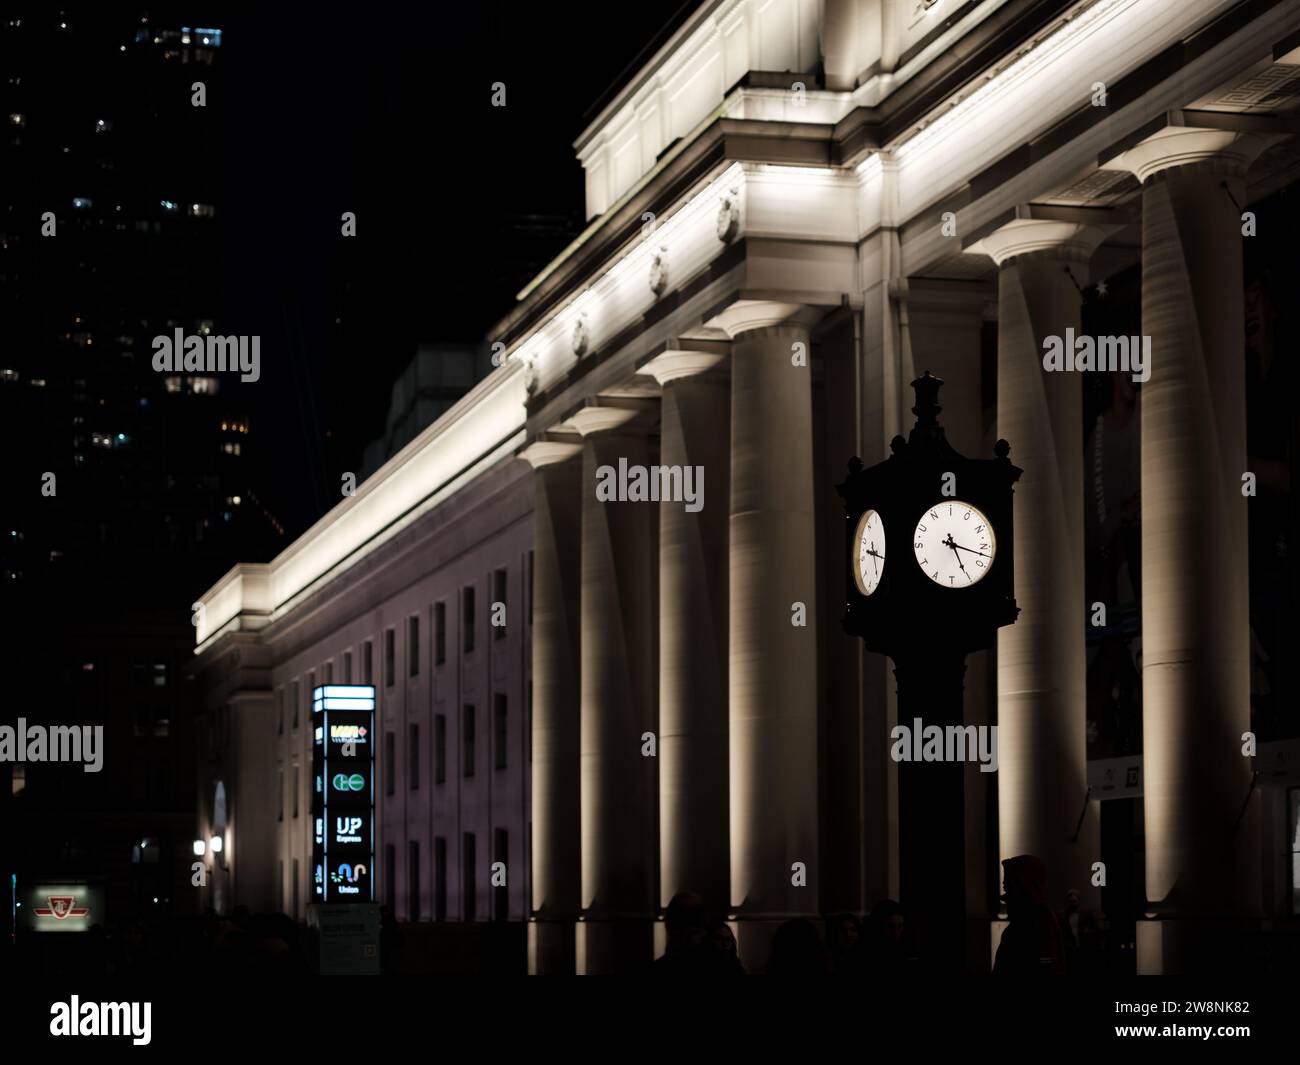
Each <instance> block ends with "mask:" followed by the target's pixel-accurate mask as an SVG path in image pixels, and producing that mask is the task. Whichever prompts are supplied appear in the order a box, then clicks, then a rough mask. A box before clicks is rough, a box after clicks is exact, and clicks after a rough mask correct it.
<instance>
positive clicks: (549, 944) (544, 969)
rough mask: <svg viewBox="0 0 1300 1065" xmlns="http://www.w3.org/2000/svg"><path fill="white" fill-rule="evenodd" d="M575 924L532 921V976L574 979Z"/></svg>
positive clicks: (529, 939)
mask: <svg viewBox="0 0 1300 1065" xmlns="http://www.w3.org/2000/svg"><path fill="white" fill-rule="evenodd" d="M573 929H574V922H573V921H537V920H533V921H529V922H528V975H529V976H572V975H573V974H574V973H575V972H576V971H577V969H576V965H575V959H574V932H573Z"/></svg>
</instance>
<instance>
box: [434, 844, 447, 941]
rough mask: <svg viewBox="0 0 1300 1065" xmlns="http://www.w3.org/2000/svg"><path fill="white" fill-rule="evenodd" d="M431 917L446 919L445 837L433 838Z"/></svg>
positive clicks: (438, 919) (436, 919)
mask: <svg viewBox="0 0 1300 1065" xmlns="http://www.w3.org/2000/svg"><path fill="white" fill-rule="evenodd" d="M433 919H434V920H435V921H445V920H446V919H447V837H446V836H435V837H434V840H433Z"/></svg>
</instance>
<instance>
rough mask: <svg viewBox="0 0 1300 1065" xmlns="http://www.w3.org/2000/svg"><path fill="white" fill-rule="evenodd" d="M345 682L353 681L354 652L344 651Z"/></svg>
mask: <svg viewBox="0 0 1300 1065" xmlns="http://www.w3.org/2000/svg"><path fill="white" fill-rule="evenodd" d="M343 683H344V684H351V683H352V652H351V651H344V652H343Z"/></svg>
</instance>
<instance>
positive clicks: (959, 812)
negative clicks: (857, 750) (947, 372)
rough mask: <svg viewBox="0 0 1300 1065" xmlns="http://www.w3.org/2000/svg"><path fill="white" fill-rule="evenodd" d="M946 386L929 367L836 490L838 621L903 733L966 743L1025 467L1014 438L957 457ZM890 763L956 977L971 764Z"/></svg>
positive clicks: (910, 882)
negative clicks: (971, 670)
mask: <svg viewBox="0 0 1300 1065" xmlns="http://www.w3.org/2000/svg"><path fill="white" fill-rule="evenodd" d="M942 384H943V382H942V381H940V380H939V379H938V378H937V377H934V376H933V375H931V374H930V373H929V372H928V371H927V372H926V373H924V374H923V375H922V376H921V377H920V378H918V379H917V380H915V381H913V382H912V387H913V388H915V389H916V406H915V407H913V408H912V413H914V414H915V415H916V425H915V426H913V428H912V432H911V434H910V435H909V436H908V438H907V439H906V440H904V439H903V438H902V437H901V436H896V437H894V439H893V441H892V443H891V444H890V450H891V451H892V452H893V453H892V454H891V455H890V457H889V458H887V459H885V461H884V462H879V463H877V464H876V465H874V466H872V467H871V468H870V469H864V468H863V465H862V460H861V459H857V458H855V459H851V460H850V461H849V475H848V477H846V478H845V480H844V483H843V484H841V485H837V486H836V490H837V491H838V492H839V493H840V497H841V498H842V499H843V500H844V520H845V526H846V528H845V532H846V534H847V535H846V540H847V543H846V544H845V562H847V564H848V565H847V566H846V571H845V596H846V604H845V611H844V619H843V624H844V629H845V631H846V632H848V633H849V634H850V635H853V636H858V637H860V638H861V639H862V642H863V645H864V646H865V647H866V648H867V650H870V651H876V652H879V653H881V654H885V655H888V656H889V657H890V658H891V659H893V663H894V677H895V678H896V680H897V683H898V703H897V715H896V720H897V722H898V724H899V725H900V726H904V727H905V728H907V729H910V730H912V731H913V732H915V731H916V730H934V729H936V728H937V729H938V730H939V731H940V733H941V734H944V735H952V736H954V737H956V736H959V735H960V736H962V737H965V736H966V735H967V729H968V728H970V727H971V726H972V725H974V724H975V723H973V722H972V723H969V724H968V723H967V722H966V720H965V712H964V710H965V706H964V699H965V679H964V678H965V674H966V656H967V655H968V654H970V653H971V652H972V651H978V650H982V649H983V648H986V647H991V646H992V645H993V643H994V641H995V640H996V638H997V631H998V629H999V628H1000V627H1001V626H1003V625H1010V624H1012V623H1013V622H1014V621H1015V620H1016V614H1017V613H1018V609H1017V607H1016V600H1015V594H1014V593H1015V584H1014V580H1013V574H1012V563H1013V560H1014V554H1013V550H1012V548H1013V533H1012V529H1011V497H1012V492H1013V487H1012V486H1013V485H1014V484H1015V483H1016V481H1017V480H1018V479H1019V477H1020V472H1021V471H1020V470H1019V469H1017V468H1016V467H1015V466H1013V465H1011V461H1010V460H1009V459H1008V458H1007V455H1008V453H1009V452H1010V450H1011V449H1010V447H1009V446H1008V444H1007V442H1006V441H1005V440H999V441H998V442H997V444H996V445H995V446H994V448H993V455H994V457H993V458H988V459H968V458H966V457H964V456H963V455H960V454H958V453H957V451H956V450H954V448H953V447H952V445H951V444H949V443H948V440H947V438H946V437H945V435H944V431H943V427H942V426H941V425H940V424H939V412H940V410H941V409H942V408H941V407H940V406H939V402H938V397H939V386H940V385H942ZM977 727H988V726H985V725H981V726H977ZM895 731H897V727H896V728H895V729H893V730H891V736H892V733H893V732H895ZM974 731H975V729H973V728H972V729H971V732H972V734H973V732H974ZM995 735H996V733H995ZM869 742H871V743H875V742H887V741H886V740H885V737H884V736H883V735H882V736H879V737H872V738H871V739H870V741H869ZM954 750H955V748H954ZM895 757H896V760H897V761H898V762H899V765H898V777H897V786H898V883H899V897H900V899H901V901H902V904H903V905H904V906H906V907H907V908H908V910H909V917H908V923H909V926H911V927H913V928H914V929H915V931H916V935H917V941H918V944H919V945H920V950H921V952H922V955H923V956H924V957H926V958H927V964H929V965H931V966H932V967H934V968H933V971H935V972H946V973H952V974H954V975H955V974H957V973H960V972H961V971H962V965H963V959H962V955H963V952H964V944H965V940H966V937H967V931H968V929H967V928H966V924H965V921H966V913H967V906H966V898H965V882H966V864H965V861H966V851H965V847H966V836H965V789H966V782H965V769H966V766H965V765H964V764H963V763H962V762H961V761H958V760H955V759H954V760H947V759H942V758H941V759H939V760H937V761H929V760H923V761H916V760H911V759H907V760H904V759H902V758H901V757H898V756H895Z"/></svg>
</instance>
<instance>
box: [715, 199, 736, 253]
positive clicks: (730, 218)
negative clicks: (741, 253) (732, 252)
mask: <svg viewBox="0 0 1300 1065" xmlns="http://www.w3.org/2000/svg"><path fill="white" fill-rule="evenodd" d="M739 232H740V190H739V189H731V190H729V191H727V192H724V193H723V194H722V199H721V201H720V202H719V203H718V239H719V240H720V241H722V243H723V244H729V243H731V241H733V240H735V239H736V234H737V233H739Z"/></svg>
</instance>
